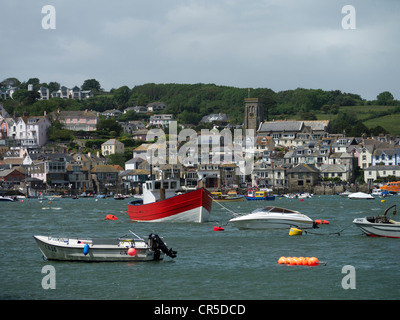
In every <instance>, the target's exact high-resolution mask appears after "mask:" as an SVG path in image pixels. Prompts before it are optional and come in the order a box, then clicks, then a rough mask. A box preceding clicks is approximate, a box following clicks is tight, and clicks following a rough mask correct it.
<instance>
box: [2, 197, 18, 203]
mask: <svg viewBox="0 0 400 320" xmlns="http://www.w3.org/2000/svg"><path fill="white" fill-rule="evenodd" d="M0 201H4V202H14V201H17V198H16V197H9V196H0Z"/></svg>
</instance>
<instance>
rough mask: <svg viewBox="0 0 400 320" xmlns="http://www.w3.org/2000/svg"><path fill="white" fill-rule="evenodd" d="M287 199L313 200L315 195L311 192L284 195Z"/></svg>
mask: <svg viewBox="0 0 400 320" xmlns="http://www.w3.org/2000/svg"><path fill="white" fill-rule="evenodd" d="M283 196H284V197H285V198H287V199H306V198H312V197H313V196H314V195H313V194H312V193H309V192H302V193H287V194H284V195H283Z"/></svg>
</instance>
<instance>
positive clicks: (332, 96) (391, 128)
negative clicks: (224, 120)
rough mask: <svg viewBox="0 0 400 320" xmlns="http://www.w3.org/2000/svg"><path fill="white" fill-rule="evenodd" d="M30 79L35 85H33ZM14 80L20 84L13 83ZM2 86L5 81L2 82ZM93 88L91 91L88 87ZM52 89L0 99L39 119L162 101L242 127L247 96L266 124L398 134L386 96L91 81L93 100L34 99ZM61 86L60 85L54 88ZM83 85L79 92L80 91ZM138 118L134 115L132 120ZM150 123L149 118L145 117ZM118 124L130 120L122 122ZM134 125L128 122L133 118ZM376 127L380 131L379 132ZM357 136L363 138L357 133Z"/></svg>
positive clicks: (182, 116) (191, 116)
mask: <svg viewBox="0 0 400 320" xmlns="http://www.w3.org/2000/svg"><path fill="white" fill-rule="evenodd" d="M33 80H34V81H33ZM17 81H18V80H17ZM3 82H4V81H3ZM29 82H32V83H34V85H35V88H34V91H33V92H28V91H27V90H26V89H25V88H26V86H27V83H29ZM92 83H93V84H95V86H94V87H93V88H91V87H90V84H92ZM50 84H52V85H53V86H54V87H56V85H57V84H58V83H56V82H51V83H49V85H47V84H45V83H44V84H43V83H40V81H39V79H36V78H33V79H30V80H29V81H28V82H23V83H21V84H20V86H21V88H20V90H18V91H16V93H18V94H15V97H13V98H14V99H5V100H0V102H1V103H2V104H3V105H4V107H5V109H6V110H7V111H8V113H9V114H13V115H22V114H24V113H29V114H30V115H42V114H43V113H44V111H46V112H47V113H50V112H52V111H55V110H57V109H61V110H85V109H89V110H95V111H99V112H103V111H105V110H109V109H119V110H124V109H126V108H127V107H133V106H142V105H146V104H148V103H150V102H154V101H162V102H164V103H165V104H166V105H167V106H168V107H167V109H165V110H164V111H163V113H172V114H173V115H174V117H175V119H176V120H177V121H178V122H179V123H191V124H198V123H199V121H200V120H201V118H202V117H203V116H205V115H209V114H212V113H226V114H228V115H229V116H230V118H231V122H232V123H234V124H242V123H243V112H244V99H245V98H246V97H257V98H262V99H263V102H264V112H265V117H264V118H265V119H268V120H273V119H276V120H278V119H297V120H301V119H304V120H312V119H330V120H332V121H333V122H334V123H335V125H334V126H333V127H334V130H335V131H336V132H343V130H346V132H347V133H349V132H351V131H352V133H353V134H354V135H360V134H361V133H362V132H363V131H365V132H367V133H371V132H374V133H375V132H377V131H382V133H385V132H387V133H391V134H394V135H395V134H399V133H400V132H399V128H398V127H399V125H398V123H399V122H398V120H399V115H400V102H399V101H397V100H393V96H392V95H391V94H390V93H388V92H384V93H382V94H380V95H378V97H377V100H374V101H367V100H365V99H362V97H361V96H360V95H358V94H354V93H345V92H341V91H340V90H333V91H324V90H321V89H304V88H297V89H295V90H285V91H280V92H275V91H273V90H271V89H268V88H256V89H248V88H236V87H228V86H220V85H215V84H203V83H197V84H175V83H169V84H155V83H147V84H143V85H138V86H135V87H133V88H132V89H130V88H128V87H127V86H122V87H120V88H118V89H112V90H110V92H105V91H104V90H102V89H101V88H100V84H99V83H98V81H97V80H95V79H90V80H86V81H85V82H84V85H85V89H92V90H93V91H94V92H95V93H96V95H95V96H94V97H93V98H90V99H87V100H82V101H79V100H73V99H67V100H62V99H58V98H53V99H50V100H37V99H38V97H37V95H36V96H35V92H37V91H36V90H38V88H39V87H40V86H50ZM58 85H59V84H58ZM84 85H82V88H83V86H84ZM131 117H132V118H137V117H138V115H132V114H131ZM147 118H148V116H147ZM121 120H125V121H126V120H129V118H128V117H124V118H122V119H121ZM131 120H132V119H131ZM379 126H380V127H379ZM360 132H361V133H360Z"/></svg>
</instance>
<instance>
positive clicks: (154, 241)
mask: <svg viewBox="0 0 400 320" xmlns="http://www.w3.org/2000/svg"><path fill="white" fill-rule="evenodd" d="M149 246H150V247H151V249H152V250H154V251H155V252H157V251H158V250H161V251H162V252H164V253H165V254H166V255H167V256H168V257H171V258H175V257H176V254H177V253H178V252H177V251H174V250H172V248H171V249H168V247H167V246H166V244H165V242H164V241H162V240H161V238H160V237H159V236H158V235H156V234H155V233H151V234H150V235H149Z"/></svg>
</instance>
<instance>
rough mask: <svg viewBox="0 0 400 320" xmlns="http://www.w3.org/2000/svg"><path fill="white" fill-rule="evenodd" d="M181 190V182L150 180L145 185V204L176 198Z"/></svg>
mask: <svg viewBox="0 0 400 320" xmlns="http://www.w3.org/2000/svg"><path fill="white" fill-rule="evenodd" d="M179 189H180V182H179V180H172V179H167V180H150V181H146V182H145V183H144V184H143V204H147V203H153V202H157V201H160V200H164V199H168V198H171V197H174V196H175V192H176V191H178V190H179Z"/></svg>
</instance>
